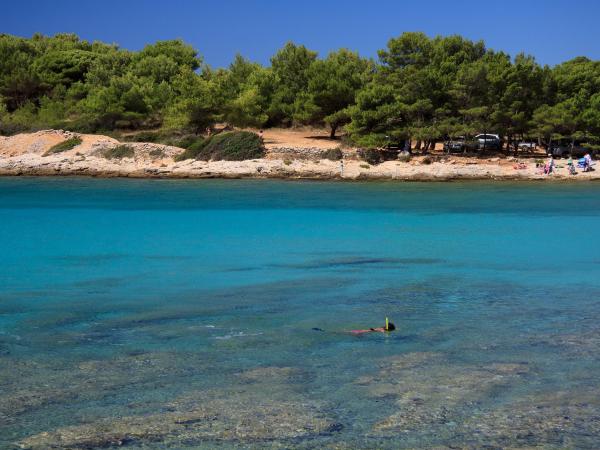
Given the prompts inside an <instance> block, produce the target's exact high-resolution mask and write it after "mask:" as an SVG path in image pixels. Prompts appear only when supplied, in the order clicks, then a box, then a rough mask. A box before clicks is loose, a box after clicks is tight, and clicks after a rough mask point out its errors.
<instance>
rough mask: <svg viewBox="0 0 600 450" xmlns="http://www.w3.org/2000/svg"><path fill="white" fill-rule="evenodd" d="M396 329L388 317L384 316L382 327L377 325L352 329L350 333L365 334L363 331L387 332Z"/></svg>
mask: <svg viewBox="0 0 600 450" xmlns="http://www.w3.org/2000/svg"><path fill="white" fill-rule="evenodd" d="M395 329H396V326H395V325H394V324H393V323H392V322H390V321H389V320H388V318H387V317H386V318H385V326H383V327H378V328H369V329H366V330H352V331H350V333H352V334H365V333H389V332H390V331H394V330H395Z"/></svg>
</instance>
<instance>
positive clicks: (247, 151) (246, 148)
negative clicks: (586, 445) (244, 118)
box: [197, 131, 265, 161]
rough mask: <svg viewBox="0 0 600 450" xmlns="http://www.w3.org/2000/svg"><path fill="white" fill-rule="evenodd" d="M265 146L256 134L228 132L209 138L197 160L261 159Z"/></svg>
mask: <svg viewBox="0 0 600 450" xmlns="http://www.w3.org/2000/svg"><path fill="white" fill-rule="evenodd" d="M264 155H265V146H264V143H263V140H262V137H260V136H259V135H258V134H256V133H252V132H250V131H230V132H228V133H221V134H217V135H215V136H211V137H210V138H209V139H207V140H206V144H205V145H204V147H203V149H202V150H201V152H200V154H199V155H198V157H197V158H198V159H204V158H206V159H212V160H214V161H221V160H224V161H245V160H247V159H256V158H262V157H263V156H264Z"/></svg>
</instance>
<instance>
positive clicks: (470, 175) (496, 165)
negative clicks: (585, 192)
mask: <svg viewBox="0 0 600 450" xmlns="http://www.w3.org/2000/svg"><path fill="white" fill-rule="evenodd" d="M73 136H74V134H73V133H70V132H66V131H62V130H46V131H40V132H37V133H31V134H20V135H16V136H11V137H0V176H91V177H127V178H277V179H310V180H398V181H457V180H507V181H518V180H560V181H590V180H600V171H592V172H587V173H583V172H579V173H578V174H577V175H575V176H572V175H569V174H568V173H567V170H566V168H564V167H560V166H561V164H558V169H557V170H556V173H554V174H552V175H550V176H547V175H543V174H540V172H539V169H537V168H536V164H535V161H534V160H532V159H528V160H526V159H523V160H522V159H516V158H514V157H509V158H500V157H495V158H488V159H477V158H467V157H464V156H447V155H442V156H433V157H429V158H425V157H415V158H413V159H412V160H411V161H409V162H401V161H386V162H384V163H381V164H378V165H369V164H367V163H365V162H364V161H361V160H359V159H358V158H357V157H356V151H355V150H345V151H344V157H345V159H344V162H343V163H342V162H341V161H330V160H327V159H318V149H314V148H299V147H290V146H281V145H280V146H271V147H269V146H268V147H267V155H266V157H265V158H263V159H254V160H247V161H210V162H206V161H197V160H185V161H179V162H176V161H175V160H174V157H175V156H176V155H178V154H179V153H181V152H182V151H183V149H180V148H177V147H172V146H166V145H162V144H153V143H127V145H128V146H130V147H132V148H133V149H134V156H133V157H129V158H122V159H106V158H105V157H103V156H102V154H101V153H102V150H104V149H108V148H114V147H116V146H118V145H120V144H121V143H120V142H119V141H117V140H116V139H113V138H110V137H107V136H99V135H77V136H78V137H80V138H81V140H82V143H81V144H80V145H78V146H77V147H75V148H73V149H71V150H67V151H64V152H61V153H55V154H50V155H47V154H46V152H47V151H48V150H49V149H50V148H51V147H52V146H53V145H56V144H57V143H60V142H63V141H65V140H66V139H69V138H70V137H73ZM519 162H521V163H524V168H522V169H515V167H514V166H515V164H517V163H519Z"/></svg>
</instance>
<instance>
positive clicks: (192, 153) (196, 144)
mask: <svg viewBox="0 0 600 450" xmlns="http://www.w3.org/2000/svg"><path fill="white" fill-rule="evenodd" d="M182 144H185V145H179V146H178V147H182V148H185V151H184V152H182V153H181V154H179V155H177V156H176V157H175V161H184V160H186V159H196V158H197V157H198V155H200V153H201V152H202V149H203V148H204V145H205V144H206V139H204V138H203V137H197V138H194V139H193V140H191V141H190V140H189V139H188V140H186V141H185V142H182Z"/></svg>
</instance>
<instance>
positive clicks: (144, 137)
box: [123, 131, 164, 143]
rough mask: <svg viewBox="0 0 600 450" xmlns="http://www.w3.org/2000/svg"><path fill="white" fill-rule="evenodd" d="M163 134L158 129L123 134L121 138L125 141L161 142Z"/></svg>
mask: <svg viewBox="0 0 600 450" xmlns="http://www.w3.org/2000/svg"><path fill="white" fill-rule="evenodd" d="M163 137H164V136H163V135H162V134H161V133H159V132H158V131H140V132H139V133H136V134H130V135H127V136H123V140H124V141H127V142H152V143H162V140H163Z"/></svg>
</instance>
